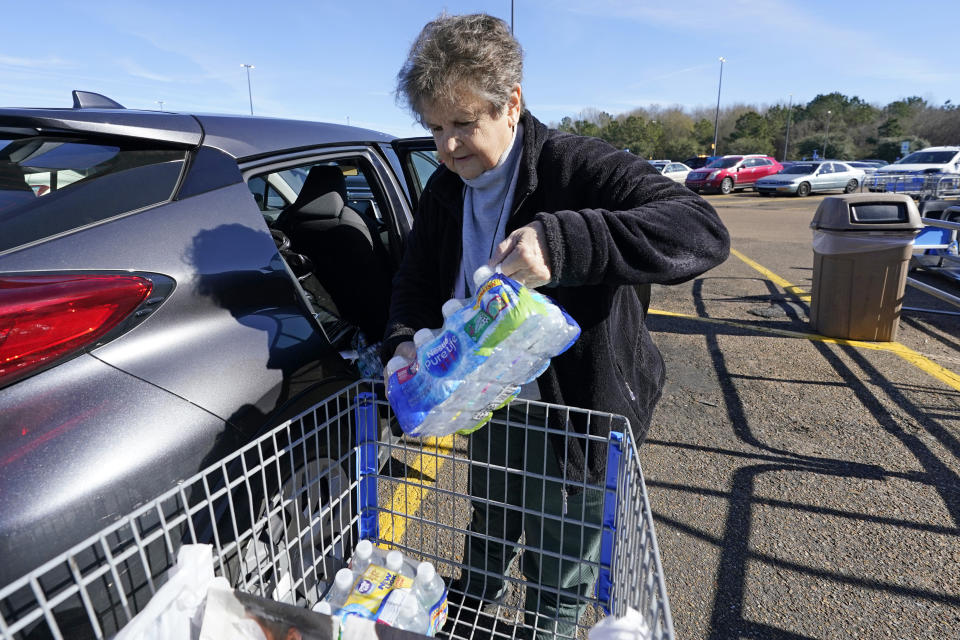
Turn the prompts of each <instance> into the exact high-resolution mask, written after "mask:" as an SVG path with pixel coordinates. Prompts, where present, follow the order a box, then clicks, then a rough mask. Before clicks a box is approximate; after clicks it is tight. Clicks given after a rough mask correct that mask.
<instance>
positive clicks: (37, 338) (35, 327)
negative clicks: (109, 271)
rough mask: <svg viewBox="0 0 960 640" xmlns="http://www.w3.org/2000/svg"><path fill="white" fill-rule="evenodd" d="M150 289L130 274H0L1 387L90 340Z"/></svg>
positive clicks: (117, 320)
mask: <svg viewBox="0 0 960 640" xmlns="http://www.w3.org/2000/svg"><path fill="white" fill-rule="evenodd" d="M152 289H153V283H151V282H150V281H149V280H147V279H146V278H142V277H140V276H134V275H85V274H78V275H48V276H0V386H3V385H6V384H9V383H10V382H13V381H14V380H16V379H19V378H22V377H23V376H25V375H28V374H29V373H31V372H33V371H35V370H37V369H39V368H41V367H44V366H46V365H49V364H51V363H52V362H53V361H55V360H58V359H60V358H63V357H66V356H68V355H71V354H73V353H75V352H77V351H78V350H80V349H82V348H83V347H86V346H88V345H90V344H92V343H93V342H95V341H96V340H98V339H99V338H101V337H102V336H103V335H104V334H106V333H107V332H109V331H110V330H111V329H113V328H114V327H116V326H117V325H118V324H119V323H120V322H122V321H123V320H124V319H125V318H127V317H128V316H129V315H130V313H131V312H133V311H134V310H135V309H136V308H137V307H138V306H140V303H141V302H143V300H144V299H145V298H146V297H147V296H148V295H150V291H151V290H152Z"/></svg>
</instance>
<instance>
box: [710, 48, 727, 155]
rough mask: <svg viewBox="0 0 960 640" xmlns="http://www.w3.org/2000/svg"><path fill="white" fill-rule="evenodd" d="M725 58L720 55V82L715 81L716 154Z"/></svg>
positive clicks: (714, 146) (714, 137)
mask: <svg viewBox="0 0 960 640" xmlns="http://www.w3.org/2000/svg"><path fill="white" fill-rule="evenodd" d="M726 61H727V59H726V58H724V57H723V56H720V82H718V83H717V115H716V117H715V118H714V120H713V154H712V155H718V154H717V134H718V133H719V132H720V89H721V87H723V63H724V62H726Z"/></svg>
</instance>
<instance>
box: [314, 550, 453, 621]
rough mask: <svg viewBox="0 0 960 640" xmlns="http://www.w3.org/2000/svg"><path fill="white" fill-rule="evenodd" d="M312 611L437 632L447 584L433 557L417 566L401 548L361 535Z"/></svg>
mask: <svg viewBox="0 0 960 640" xmlns="http://www.w3.org/2000/svg"><path fill="white" fill-rule="evenodd" d="M314 610H315V611H319V612H322V613H327V614H330V615H334V616H337V617H340V618H341V620H346V618H347V617H348V616H358V617H361V618H365V619H367V620H375V621H376V622H377V623H379V624H386V625H389V626H391V627H397V628H399V629H405V630H407V631H414V632H416V633H421V634H423V635H426V636H433V635H436V633H437V631H439V630H440V629H441V628H442V627H443V624H444V622H446V619H447V589H446V586H445V585H444V583H443V578H441V577H440V576H439V575H437V572H436V569H434V567H433V565H432V564H430V563H429V562H421V563H420V564H418V565H414V564H413V563H412V562H411V561H410V560H409V559H407V558H405V557H404V555H403V554H402V553H401V552H400V551H396V550H393V551H385V550H383V549H380V548H378V547H375V546H374V545H373V544H372V543H371V542H370V541H369V540H361V541H360V543H359V544H357V548H356V549H355V550H354V554H353V558H352V559H351V561H350V567H349V568H345V569H341V570H340V571H338V572H337V574H336V576H335V577H334V581H333V585H332V586H331V587H330V590H329V591H328V592H327V595H326V596H325V598H324V599H323V600H322V601H321V602H320V603H318V605H317V606H315V607H314Z"/></svg>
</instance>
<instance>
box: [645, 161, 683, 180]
mask: <svg viewBox="0 0 960 640" xmlns="http://www.w3.org/2000/svg"><path fill="white" fill-rule="evenodd" d="M650 164H651V165H653V167H654V168H655V169H656V170H657V171H659V172H660V173H662V174H663V175H665V176H666V177H668V178H670V179H671V180H673V181H674V182H679V183H680V184H683V182H684V180H686V179H687V174H688V173H690V167H688V166H687V165H685V164H683V163H682V162H670V161H669V160H650Z"/></svg>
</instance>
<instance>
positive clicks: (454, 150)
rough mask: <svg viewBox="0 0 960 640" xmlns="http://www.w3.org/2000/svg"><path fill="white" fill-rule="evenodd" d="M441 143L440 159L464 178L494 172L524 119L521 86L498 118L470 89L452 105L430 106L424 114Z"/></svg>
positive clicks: (438, 142) (513, 93)
mask: <svg viewBox="0 0 960 640" xmlns="http://www.w3.org/2000/svg"><path fill="white" fill-rule="evenodd" d="M420 116H421V119H422V121H423V123H424V125H425V126H426V127H427V129H429V130H430V132H431V133H432V134H433V139H434V141H435V142H436V143H437V152H438V153H439V155H440V160H441V161H442V162H443V163H444V164H445V165H447V167H448V168H449V169H450V170H451V171H453V172H454V173H456V174H457V175H459V176H460V177H461V178H466V179H467V180H470V179H472V178H476V177H477V176H479V175H480V174H481V173H483V172H484V171H487V170H488V169H492V168H493V167H495V166H496V164H497V162H498V161H499V160H500V156H502V155H503V152H504V151H506V150H507V147H509V146H510V141H511V139H512V138H513V128H514V126H516V124H517V121H518V119H519V117H520V86H519V85H518V86H516V87H514V89H513V92H512V93H511V96H510V99H509V100H507V106H506V108H505V109H504V110H503V113H501V114H500V115H497V114H496V112H495V110H494V109H493V108H492V107H491V106H490V103H489V102H487V101H486V100H484V99H483V98H480V97H479V96H477V95H476V94H475V93H473V92H472V91H469V90H464V91H460V92H459V93H458V96H457V99H456V100H455V101H454V102H452V103H444V104H436V103H429V104H427V105H425V106H424V107H423V109H422V110H421V113H420Z"/></svg>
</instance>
